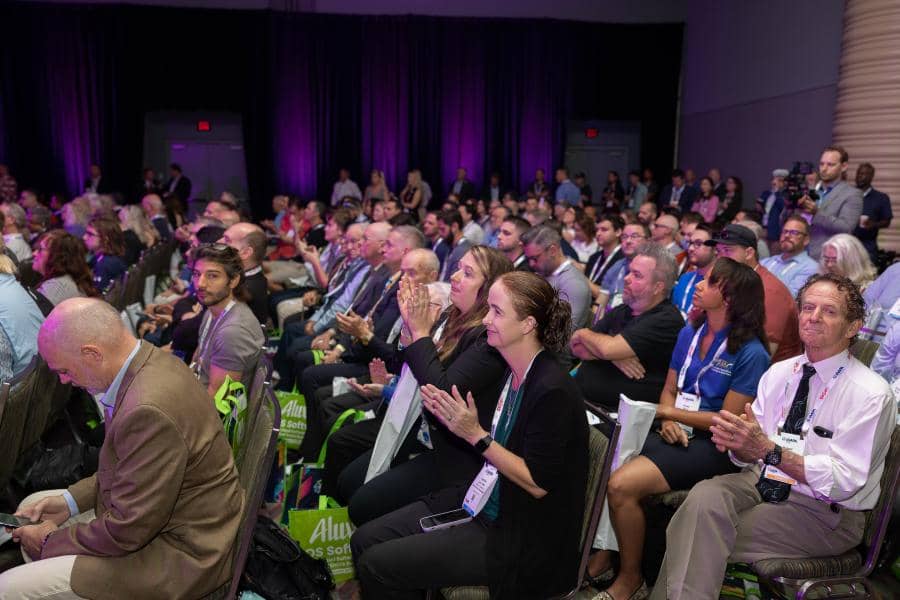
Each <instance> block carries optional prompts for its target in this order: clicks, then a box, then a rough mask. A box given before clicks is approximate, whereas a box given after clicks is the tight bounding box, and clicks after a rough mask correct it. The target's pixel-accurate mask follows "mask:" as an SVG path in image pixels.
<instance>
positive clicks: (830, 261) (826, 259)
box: [822, 256, 838, 265]
mask: <svg viewBox="0 0 900 600" xmlns="http://www.w3.org/2000/svg"><path fill="white" fill-rule="evenodd" d="M837 261H838V259H837V257H836V256H835V257H834V258H832V257H830V256H823V257H822V264H826V265H836V264H837Z"/></svg>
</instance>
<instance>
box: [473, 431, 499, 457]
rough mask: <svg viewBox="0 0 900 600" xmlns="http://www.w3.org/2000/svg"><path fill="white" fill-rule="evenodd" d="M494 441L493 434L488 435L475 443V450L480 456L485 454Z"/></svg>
mask: <svg viewBox="0 0 900 600" xmlns="http://www.w3.org/2000/svg"><path fill="white" fill-rule="evenodd" d="M493 441H494V438H492V437H491V434H487V435H486V436H484V437H483V438H481V439H480V440H478V441H477V442H475V449H476V450H478V452H479V454H484V451H485V450H487V449H488V446H490V445H491V442H493Z"/></svg>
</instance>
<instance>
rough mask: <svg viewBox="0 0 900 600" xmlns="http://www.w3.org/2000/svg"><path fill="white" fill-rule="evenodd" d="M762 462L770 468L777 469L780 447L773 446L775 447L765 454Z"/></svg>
mask: <svg viewBox="0 0 900 600" xmlns="http://www.w3.org/2000/svg"><path fill="white" fill-rule="evenodd" d="M763 462H764V463H766V464H767V465H770V466H772V467H777V466H778V465H780V464H781V446H779V445H778V444H775V447H774V448H772V449H771V450H769V451H768V452H766V456H765V458H763Z"/></svg>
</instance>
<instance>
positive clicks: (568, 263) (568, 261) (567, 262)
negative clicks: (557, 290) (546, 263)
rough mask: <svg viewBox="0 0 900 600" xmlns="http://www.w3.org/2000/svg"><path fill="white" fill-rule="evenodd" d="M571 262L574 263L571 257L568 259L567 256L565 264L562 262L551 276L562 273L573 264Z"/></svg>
mask: <svg viewBox="0 0 900 600" xmlns="http://www.w3.org/2000/svg"><path fill="white" fill-rule="evenodd" d="M571 264H572V261H571V259H568V258H567V259H566V260H565V262H563V264H561V265H559V266H558V267H556V270H555V271H553V274H552V275H551V277H556V276H557V275H559V274H560V273H562V272H563V271H565V270H566V269H567V268H568V267H569V265H571Z"/></svg>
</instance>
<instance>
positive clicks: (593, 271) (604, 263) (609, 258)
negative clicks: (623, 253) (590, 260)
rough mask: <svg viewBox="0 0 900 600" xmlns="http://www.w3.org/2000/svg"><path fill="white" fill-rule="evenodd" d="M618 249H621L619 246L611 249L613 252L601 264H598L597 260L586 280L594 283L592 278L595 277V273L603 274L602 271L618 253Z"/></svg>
mask: <svg viewBox="0 0 900 600" xmlns="http://www.w3.org/2000/svg"><path fill="white" fill-rule="evenodd" d="M619 248H621V246H616V247H615V248H613V251H612V252H610V253H609V256H607V257H606V259H605V260H604V261H603V264H600V261H599V260H598V261H597V262H595V263H594V268H593V269H591V276H590V277H589V278H588V279H590V280H591V281H594V277H596V276H597V273H602V272H603V269H605V268H606V265H608V264H609V261H611V260H612V257H613V256H615V255H616V252H618V251H619ZM598 266H599V268H597V267H598Z"/></svg>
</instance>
